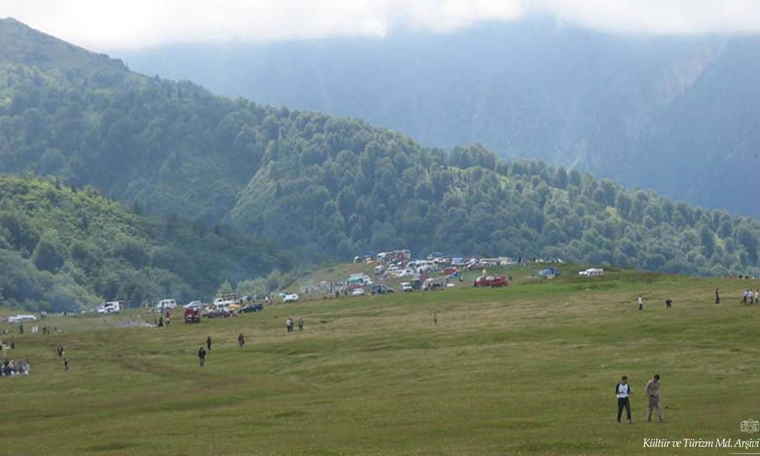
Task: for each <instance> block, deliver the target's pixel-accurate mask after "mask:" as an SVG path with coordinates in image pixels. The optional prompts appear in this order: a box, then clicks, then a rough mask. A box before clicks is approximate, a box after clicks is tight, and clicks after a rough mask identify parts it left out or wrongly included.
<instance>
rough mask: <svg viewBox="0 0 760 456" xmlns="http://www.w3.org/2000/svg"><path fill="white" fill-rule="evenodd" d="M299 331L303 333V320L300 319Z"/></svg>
mask: <svg viewBox="0 0 760 456" xmlns="http://www.w3.org/2000/svg"><path fill="white" fill-rule="evenodd" d="M298 330H299V331H303V318H299V319H298Z"/></svg>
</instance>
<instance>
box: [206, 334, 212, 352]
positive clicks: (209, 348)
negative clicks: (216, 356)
mask: <svg viewBox="0 0 760 456" xmlns="http://www.w3.org/2000/svg"><path fill="white" fill-rule="evenodd" d="M206 347H208V351H211V336H208V337H207V338H206Z"/></svg>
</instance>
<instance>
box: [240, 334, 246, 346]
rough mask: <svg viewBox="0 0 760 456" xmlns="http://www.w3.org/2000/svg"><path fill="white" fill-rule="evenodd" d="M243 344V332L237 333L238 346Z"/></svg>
mask: <svg viewBox="0 0 760 456" xmlns="http://www.w3.org/2000/svg"><path fill="white" fill-rule="evenodd" d="M243 345H245V336H244V335H243V333H240V334H238V347H241V348H242V347H243Z"/></svg>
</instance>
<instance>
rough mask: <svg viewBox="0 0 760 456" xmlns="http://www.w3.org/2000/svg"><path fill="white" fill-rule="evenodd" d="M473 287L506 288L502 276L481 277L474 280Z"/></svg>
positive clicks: (505, 281) (505, 282)
mask: <svg viewBox="0 0 760 456" xmlns="http://www.w3.org/2000/svg"><path fill="white" fill-rule="evenodd" d="M473 285H474V286H476V287H493V288H496V287H506V286H507V278H506V277H504V276H482V277H478V278H477V279H475V282H473Z"/></svg>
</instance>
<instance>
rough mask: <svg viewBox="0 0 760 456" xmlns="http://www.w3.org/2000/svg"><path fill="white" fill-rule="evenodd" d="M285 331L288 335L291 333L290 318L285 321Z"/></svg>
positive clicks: (291, 322)
mask: <svg viewBox="0 0 760 456" xmlns="http://www.w3.org/2000/svg"><path fill="white" fill-rule="evenodd" d="M285 329H286V330H287V332H289V333H292V332H293V319H292V318H290V317H288V319H287V320H285Z"/></svg>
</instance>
